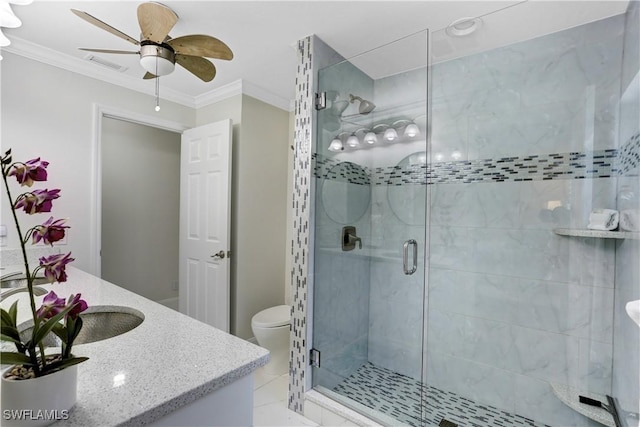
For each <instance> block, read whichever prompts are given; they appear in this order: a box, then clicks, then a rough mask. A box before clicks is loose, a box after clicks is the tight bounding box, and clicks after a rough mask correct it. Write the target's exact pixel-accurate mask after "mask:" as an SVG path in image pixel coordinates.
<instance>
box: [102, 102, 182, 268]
mask: <svg viewBox="0 0 640 427" xmlns="http://www.w3.org/2000/svg"><path fill="white" fill-rule="evenodd" d="M104 118H109V119H116V120H122V121H125V122H130V123H135V124H139V125H143V126H149V127H153V128H157V129H162V130H168V131H171V132H176V133H178V134H182V132H184V131H185V130H187V129H189V128H190V127H189V126H187V125H185V124H184V123H180V122H174V121H171V120H166V119H163V118H160V117H157V116H152V115H146V114H140V113H136V112H133V111H128V110H125V109H122V108H116V107H111V106H107V105H103V104H98V103H94V104H93V123H92V136H91V159H92V160H91V162H92V164H91V170H93V174H92V177H91V178H92V179H91V190H92V191H91V199H92V200H91V212H90V227H89V228H90V230H91V233H90V236H89V248H90V253H91V254H90V259H89V266H90V267H89V269H90V271H89V273H91V274H93V275H95V276H98V277H102V271H101V265H102V259H101V255H100V250H101V246H102V166H101V165H102V156H101V151H102V120H103V119H104Z"/></svg>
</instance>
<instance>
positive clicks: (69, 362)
mask: <svg viewBox="0 0 640 427" xmlns="http://www.w3.org/2000/svg"><path fill="white" fill-rule="evenodd" d="M85 360H89V358H88V357H72V358H71V359H64V360H60V361H57V362H54V363H51V364H48V365H47V366H46V367H45V368H44V370H45V372H47V373H49V374H50V373H52V372H55V371H60V370H62V369H65V368H68V367H69V366H73V365H77V364H78V363H82V362H84V361H85Z"/></svg>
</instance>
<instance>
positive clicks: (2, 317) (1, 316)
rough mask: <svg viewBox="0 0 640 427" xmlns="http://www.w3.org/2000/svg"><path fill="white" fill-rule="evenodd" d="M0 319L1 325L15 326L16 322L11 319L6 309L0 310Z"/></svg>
mask: <svg viewBox="0 0 640 427" xmlns="http://www.w3.org/2000/svg"><path fill="white" fill-rule="evenodd" d="M0 321H1V322H2V327H3V328H5V327H13V328H15V327H16V322H14V321H13V319H12V318H11V315H10V314H9V312H7V311H6V310H4V309H2V310H0Z"/></svg>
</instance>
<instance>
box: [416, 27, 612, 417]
mask: <svg viewBox="0 0 640 427" xmlns="http://www.w3.org/2000/svg"><path fill="white" fill-rule="evenodd" d="M623 23H624V22H623V17H621V16H618V17H613V18H610V19H605V20H602V21H597V22H594V23H592V24H588V25H584V26H580V27H576V28H573V29H570V30H566V31H562V32H559V33H555V34H552V35H549V36H545V37H541V38H538V39H534V40H530V41H527V42H523V43H518V44H515V45H510V46H507V47H504V48H500V49H496V50H492V51H489V52H485V53H482V54H477V55H473V56H468V57H464V58H461V59H458V60H454V61H450V62H447V63H442V64H436V65H435V66H434V67H433V90H434V94H433V107H432V123H433V129H432V144H431V145H432V147H431V150H432V151H431V158H432V160H433V164H432V167H433V171H432V174H431V180H432V183H433V185H432V188H431V191H432V193H431V221H430V224H429V239H430V248H431V256H430V263H431V264H430V265H431V267H430V270H429V289H428V295H429V302H428V304H429V305H428V319H427V323H426V326H427V328H428V332H427V337H428V344H427V349H428V352H427V355H426V356H427V382H428V383H429V384H430V385H433V386H435V387H437V388H440V389H443V390H448V391H452V392H455V393H457V394H460V395H462V396H464V397H466V398H470V399H473V400H475V401H478V402H481V403H485V404H490V405H493V406H495V407H497V408H499V409H502V410H505V411H508V412H511V413H516V414H519V415H522V416H525V417H527V418H531V419H534V420H536V421H539V422H543V423H546V424H550V425H562V426H585V425H591V421H590V420H587V419H586V418H584V417H582V416H580V415H578V414H577V413H575V412H573V411H572V410H570V409H569V408H568V407H566V406H565V405H564V404H562V403H561V402H560V401H559V400H558V399H557V398H556V397H555V396H554V395H553V394H552V393H551V390H550V386H549V383H560V384H566V385H569V386H572V387H575V388H577V389H580V390H585V391H592V392H597V393H601V394H609V393H610V392H611V369H612V343H613V324H612V319H613V287H614V278H615V275H614V264H615V249H616V247H615V245H616V244H615V242H613V241H611V240H605V239H587V238H567V237H562V236H558V235H555V234H554V233H553V231H552V230H553V229H554V228H563V227H566V228H586V225H587V222H588V215H589V212H591V210H592V209H596V208H614V207H615V188H616V178H615V176H616V170H615V165H614V163H613V162H614V160H615V157H616V151H615V148H616V139H617V138H616V137H617V135H616V132H617V119H618V117H617V102H618V99H619V90H620V89H619V87H620V69H621V56H622V50H621V48H622V38H621V36H622V30H623ZM607 150H609V151H607ZM456 151H457V154H455V156H458V158H457V159H456V158H455V157H453V156H454V152H456ZM570 153H571V154H570ZM578 178H579V179H578Z"/></svg>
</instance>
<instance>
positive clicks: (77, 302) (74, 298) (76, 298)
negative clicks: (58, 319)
mask: <svg viewBox="0 0 640 427" xmlns="http://www.w3.org/2000/svg"><path fill="white" fill-rule="evenodd" d="M80 296H81V294H75V295H73V294H71V296H70V297H69V301H68V303H67V305H68V306H70V305H72V306H74V307H73V308H72V309H71V310H70V311H69V313H67V316H69V317H71V318H72V319H75V318H76V317H78V314H80V313H82V312H83V311H85V310H86V309H87V308H88V307H89V306H88V305H87V302H86V301H85V300H83V299H80Z"/></svg>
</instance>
